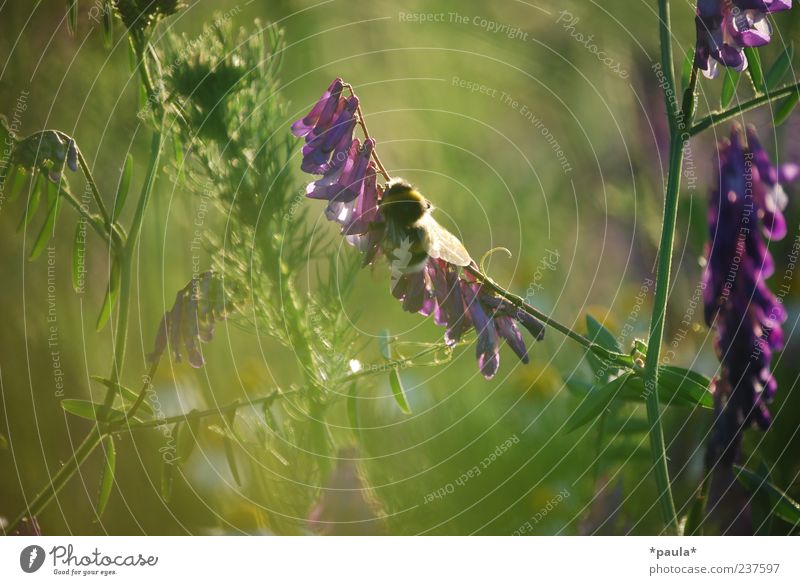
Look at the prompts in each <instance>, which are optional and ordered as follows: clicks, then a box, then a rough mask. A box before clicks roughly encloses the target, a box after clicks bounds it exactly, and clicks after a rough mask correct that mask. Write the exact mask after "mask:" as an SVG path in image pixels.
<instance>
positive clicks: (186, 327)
mask: <svg viewBox="0 0 800 585" xmlns="http://www.w3.org/2000/svg"><path fill="white" fill-rule="evenodd" d="M231 310H232V307H231V306H230V305H229V304H226V302H225V291H224V289H223V283H222V280H221V279H220V278H219V277H218V276H217V275H216V274H215V273H214V272H213V271H210V270H209V271H207V272H203V273H201V274H199V275H198V276H197V277H195V278H193V279H192V280H191V281H190V282H189V284H187V285H186V286H185V287H183V288H182V289H181V290H179V291H178V293H177V294H176V295H175V303H174V304H173V305H172V309H170V310H169V311H167V312H166V313H164V316H163V317H162V319H161V324H160V325H159V328H158V333H157V334H156V341H155V346H154V348H153V351H152V352H150V354H148V356H147V358H148V360H149V361H150V362H154V361H156V360H158V359H161V355H162V354H163V353H164V350H166V349H167V346H169V349H170V351H171V352H172V357H173V358H174V359H175V361H176V362H180V361H181V359H182V350H185V351H186V354H187V356H188V358H189V364H190V365H191V366H192V367H193V368H200V367H202V366H203V365H204V364H205V360H204V359H203V355H202V353H201V352H200V342H204V343H206V342H209V341H211V339H212V338H213V336H214V328H215V325H216V322H217V321H221V320H224V319H226V318H227V317H228V315H229V314H230V311H231Z"/></svg>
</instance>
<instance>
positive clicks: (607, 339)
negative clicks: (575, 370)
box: [586, 315, 622, 383]
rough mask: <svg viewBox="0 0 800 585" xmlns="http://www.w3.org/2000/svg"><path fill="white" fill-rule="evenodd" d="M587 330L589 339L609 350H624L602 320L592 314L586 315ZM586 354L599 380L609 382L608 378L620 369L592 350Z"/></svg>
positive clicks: (619, 351) (616, 351) (618, 351)
mask: <svg viewBox="0 0 800 585" xmlns="http://www.w3.org/2000/svg"><path fill="white" fill-rule="evenodd" d="M586 331H587V337H588V338H589V341H591V342H593V343H596V344H597V345H599V346H601V347H604V348H605V349H607V350H609V351H613V352H615V353H621V351H622V350H621V349H620V347H619V344H618V343H617V339H616V337H615V336H614V334H613V333H611V331H609V330H608V329H606V328H605V327H604V326H603V325H602V323H600V321H598V320H597V319H595V318H594V317H592V316H591V315H586ZM586 356H587V359H588V360H589V365H590V366H591V368H592V372H594V375H595V378H596V380H597V381H598V382H601V383H604V382H608V380H609V379H610V378H611V377H612V376H614V375H615V374H616V373H617V372H618V371H619V368H617V367H615V366H612V365H610V364H608V363H606V362H605V361H604V360H603V359H602V358H601V357H600V356H598V355H596V354H595V353H594V352H593V351H591V350H589V351H587V353H586Z"/></svg>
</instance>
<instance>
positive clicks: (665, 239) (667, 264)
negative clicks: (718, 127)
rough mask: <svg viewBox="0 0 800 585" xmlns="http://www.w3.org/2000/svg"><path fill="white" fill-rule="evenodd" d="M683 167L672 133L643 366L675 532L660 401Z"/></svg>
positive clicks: (657, 468)
mask: <svg viewBox="0 0 800 585" xmlns="http://www.w3.org/2000/svg"><path fill="white" fill-rule="evenodd" d="M682 166H683V142H682V141H681V140H680V138H677V137H675V136H673V138H672V141H671V147H670V166H669V177H668V179H667V192H666V195H665V201H664V223H663V226H662V230H661V243H660V245H659V250H658V268H657V273H656V285H655V286H656V290H655V299H654V301H653V316H652V320H651V322H650V338H649V340H648V343H647V356H646V357H645V365H644V380H645V399H646V405H647V420H648V422H649V424H650V448H651V451H652V453H653V468H654V472H655V476H656V484H657V487H658V499H659V503H660V505H661V511H662V514H663V516H664V523H665V524H666V527H667V529H668V530H669V531H670V532H672V533H673V534H676V533H677V520H676V515H675V503H674V501H673V499H672V491H671V489H670V482H669V471H668V469H667V457H666V449H665V447H664V431H663V429H662V426H661V412H660V406H659V402H658V360H659V356H660V354H661V343H662V340H663V337H664V321H665V315H666V310H667V300H668V293H669V286H670V273H671V269H672V247H673V244H674V242H675V223H676V218H677V215H678V195H679V188H680V175H681V168H682Z"/></svg>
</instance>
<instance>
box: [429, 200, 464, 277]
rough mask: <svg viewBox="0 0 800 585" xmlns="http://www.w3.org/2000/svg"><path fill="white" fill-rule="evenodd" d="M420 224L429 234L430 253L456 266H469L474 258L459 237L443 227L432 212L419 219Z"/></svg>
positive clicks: (433, 256)
mask: <svg viewBox="0 0 800 585" xmlns="http://www.w3.org/2000/svg"><path fill="white" fill-rule="evenodd" d="M418 225H419V226H420V227H422V228H424V229H425V231H426V232H427V234H428V242H427V243H428V249H427V250H426V251H427V252H428V255H429V256H431V257H432V258H439V259H440V260H444V261H445V262H449V263H450V264H455V265H456V266H469V265H470V264H471V263H472V258H471V257H470V255H469V252H467V249H466V248H465V247H464V244H462V243H461V240H459V239H458V238H457V237H455V236H454V235H453V234H451V233H450V232H449V231H447V230H446V229H445V228H443V227H442V226H441V225H440V224H439V222H438V221H436V220H435V219H434V218H433V216H431V214H430V213H426V214H425V215H424V216H422V219H421V220H419V223H418Z"/></svg>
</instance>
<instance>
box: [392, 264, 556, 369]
mask: <svg viewBox="0 0 800 585" xmlns="http://www.w3.org/2000/svg"><path fill="white" fill-rule="evenodd" d="M392 294H393V295H394V296H395V297H396V298H397V299H398V300H400V301H402V303H403V309H404V310H406V311H408V312H410V313H421V314H423V315H426V316H430V315H433V317H434V322H435V323H436V324H437V325H441V326H444V327H447V331H446V332H445V341H446V342H447V343H448V344H450V345H453V344H455V343H457V342H458V341H459V340H460V339H461V337H462V336H463V335H464V334H465V333H466V332H468V331H469V330H470V329H472V328H474V329H475V332H476V333H477V336H478V341H477V343H476V346H475V353H476V357H477V359H478V367H479V369H480V371H481V373H482V374H483V375H484V377H485V378H486V379H487V380H488V379H490V378H492V377H493V376H494V375H495V374H496V373H497V370H498V368H499V367H500V340H501V339H503V340H505V341H506V343H508V345H509V347H511V349H512V350H513V351H514V353H516V354H517V356H519V358H520V360H522V363H525V364H527V363H528V349H527V347H526V345H525V341H524V339H523V337H522V333H521V331H520V330H519V327H518V326H517V324H518V323H519V324H521V325H522V326H523V327H525V328H526V329H527V330H528V331H530V332H531V334H532V335H533V336H534V338H535V339H537V340H541V339H542V338H543V337H544V326H543V325H542V324H541V323H540V322H539V321H538V320H536V319H535V318H533V317H531V316H530V315H528V314H527V313H524V312H522V311H519V310H517V309H516V308H515V307H513V306H512V305H510V304H509V303H508V302H506V301H504V300H503V299H501V298H499V297H497V296H495V295H493V294H491V293H489V292H487V291H485V290H484V289H483V288H482V287H481V286H480V284H479V283H477V282H475V281H473V280H470V279H469V278H468V277H467V276H460V275H459V274H458V269H457V267H455V266H453V265H451V264H448V263H447V262H445V261H443V260H439V259H435V258H429V259H428V260H427V262H426V263H425V264H424V266H423V267H422V269H421V270H417V271H415V272H408V273H405V274H402V275H401V276H400V277H399V278H398V279H397V282H396V284H395V285H394V288H393V289H392Z"/></svg>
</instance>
